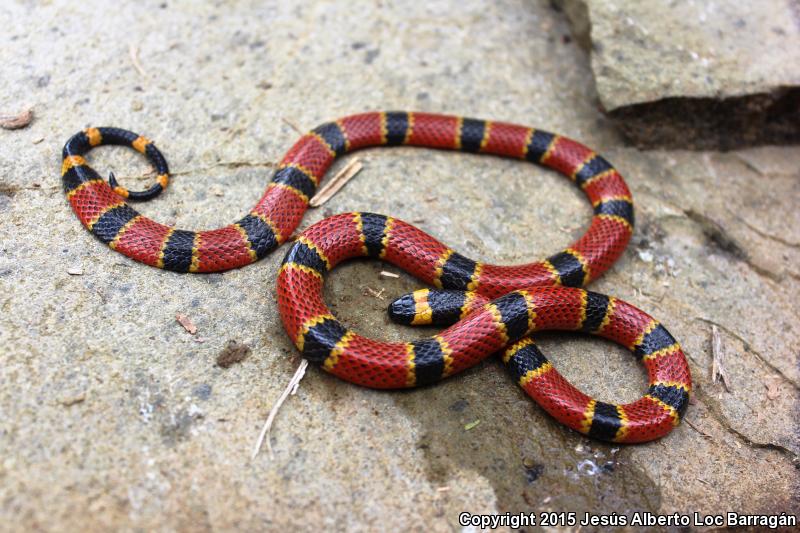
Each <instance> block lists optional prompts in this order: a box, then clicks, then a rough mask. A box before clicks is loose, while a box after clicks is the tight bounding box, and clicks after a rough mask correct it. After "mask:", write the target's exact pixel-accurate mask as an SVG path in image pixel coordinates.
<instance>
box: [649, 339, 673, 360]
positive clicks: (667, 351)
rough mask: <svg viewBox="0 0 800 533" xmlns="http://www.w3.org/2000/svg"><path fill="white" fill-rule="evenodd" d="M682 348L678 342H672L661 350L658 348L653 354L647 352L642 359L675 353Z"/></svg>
mask: <svg viewBox="0 0 800 533" xmlns="http://www.w3.org/2000/svg"><path fill="white" fill-rule="evenodd" d="M680 349H681V345H680V344H678V343H677V342H676V343H675V344H670V345H669V346H667V347H666V348H661V349H660V350H656V351H655V352H653V353H651V354H647V355H645V356H644V357H642V361H651V360H653V359H658V358H659V357H663V356H665V355H669V354H673V353H675V352H677V351H678V350H680Z"/></svg>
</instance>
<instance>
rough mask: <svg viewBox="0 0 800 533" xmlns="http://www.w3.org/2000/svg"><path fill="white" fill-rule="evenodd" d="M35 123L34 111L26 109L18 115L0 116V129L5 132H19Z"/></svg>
mask: <svg viewBox="0 0 800 533" xmlns="http://www.w3.org/2000/svg"><path fill="white" fill-rule="evenodd" d="M32 121H33V109H30V108H29V109H26V110H25V111H23V112H21V113H19V114H17V115H0V128H3V129H4V130H18V129H22V128H24V127H26V126H27V125H28V124H30V123H31V122H32Z"/></svg>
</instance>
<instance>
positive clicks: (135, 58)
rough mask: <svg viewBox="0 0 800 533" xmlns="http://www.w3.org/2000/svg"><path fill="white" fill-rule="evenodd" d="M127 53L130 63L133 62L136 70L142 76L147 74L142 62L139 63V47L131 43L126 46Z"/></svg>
mask: <svg viewBox="0 0 800 533" xmlns="http://www.w3.org/2000/svg"><path fill="white" fill-rule="evenodd" d="M128 54H129V55H130V56H131V63H133V68H135V69H136V72H138V73H139V75H140V76H142V77H145V76H147V72H145V70H144V68H143V67H142V64H141V63H139V49H138V48H137V47H135V46H134V45H132V44H131V45H129V46H128Z"/></svg>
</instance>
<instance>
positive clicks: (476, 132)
mask: <svg viewBox="0 0 800 533" xmlns="http://www.w3.org/2000/svg"><path fill="white" fill-rule="evenodd" d="M101 144H121V145H129V146H132V147H134V148H135V149H137V150H138V151H140V152H142V153H144V154H145V155H147V156H148V158H149V159H150V160H151V162H152V163H153V164H154V166H155V167H156V171H157V174H158V178H157V183H156V184H155V185H153V186H152V187H151V188H150V189H148V190H147V191H142V192H131V191H128V190H126V189H124V188H122V187H120V186H119V185H118V184H117V183H116V181H115V180H113V179H112V180H111V184H108V183H106V182H105V181H103V179H102V178H101V177H100V176H99V174H97V172H95V171H94V170H93V169H92V168H91V167H89V166H88V165H87V163H86V160H85V159H84V157H83V156H84V155H85V154H86V153H87V152H88V151H89V150H90V149H91V148H92V147H94V146H98V145H101ZM383 145H412V146H421V147H428V148H440V149H450V150H461V151H466V152H476V153H478V152H479V153H484V154H493V155H498V156H504V157H511V158H517V159H523V160H527V161H530V162H533V163H536V164H540V165H543V166H545V167H549V168H552V169H554V170H556V171H558V172H560V173H562V174H564V175H566V176H567V177H569V178H570V179H571V180H572V181H573V182H575V184H576V185H578V186H579V187H580V188H581V189H582V190H583V192H584V193H585V194H586V196H587V198H588V199H589V201H590V202H591V204H592V206H593V208H594V216H593V218H592V222H591V225H590V227H589V229H588V231H587V232H586V234H585V235H584V236H583V237H581V238H580V239H578V240H577V241H576V242H575V243H573V244H572V245H571V246H570V247H568V248H566V249H565V250H563V251H561V252H559V253H557V254H554V255H552V256H550V257H549V258H547V259H546V260H543V261H538V262H534V263H529V264H526V265H519V266H496V265H490V264H486V263H480V262H476V261H473V260H471V259H468V258H467V257H465V256H463V255H461V254H459V253H457V252H455V251H453V250H452V249H450V248H448V247H446V246H444V245H443V244H441V243H440V242H439V241H437V240H435V239H434V238H433V237H431V236H429V235H427V234H425V233H424V232H422V231H421V230H419V229H417V228H415V227H414V226H411V225H408V224H406V223H404V222H402V221H400V220H398V219H394V218H391V217H386V216H382V215H375V214H371V213H347V214H343V215H337V216H334V217H330V218H328V219H325V220H323V221H321V222H319V223H317V224H315V225H314V226H312V227H311V228H309V229H308V230H306V231H305V232H304V233H303V234H302V235H300V237H299V238H298V239H297V241H296V242H295V243H294V244H293V246H292V248H291V249H290V250H289V253H288V254H287V256H286V258H285V260H284V263H283V266H282V268H281V271H280V274H279V277H278V303H279V308H280V313H281V318H282V320H283V323H284V326H285V328H286V330H287V332H288V333H289V335H290V336H291V338H292V340H293V341H294V342H295V344H296V345H297V347H298V348H299V349H300V350H301V351H302V352H303V354H304V355H305V357H307V358H308V359H309V360H310V361H312V362H315V363H318V364H320V365H322V366H323V368H325V369H326V370H328V371H330V372H332V373H334V374H336V375H337V376H340V377H342V378H344V379H346V380H349V381H352V382H354V383H358V384H361V385H366V386H370V387H381V388H397V387H409V386H416V385H422V384H426V383H430V382H433V381H436V380H438V379H441V378H443V377H447V376H449V375H452V374H454V373H456V372H458V371H460V370H463V369H465V368H468V367H470V366H472V365H474V364H476V363H477V362H478V361H480V360H482V359H483V358H485V357H487V356H489V355H490V354H492V353H495V352H498V351H501V350H503V351H504V356H503V359H504V361H505V362H506V364H507V365H508V366H509V368H510V369H511V371H512V373H513V374H514V376H515V378H516V379H517V380H518V381H519V383H520V384H521V385H522V386H523V388H524V389H525V390H526V391H527V392H528V394H530V395H531V396H532V397H533V398H534V399H535V400H536V401H538V402H539V403H540V404H541V405H542V406H543V407H544V408H545V409H546V410H547V411H548V412H549V413H550V414H552V415H553V416H554V417H555V418H556V419H558V420H559V421H560V422H562V423H564V424H565V425H567V426H569V427H571V428H573V429H576V430H578V431H581V432H583V433H586V434H589V435H591V436H593V437H596V438H600V439H605V440H613V441H617V442H641V441H645V440H650V439H653V438H657V437H660V436H662V435H664V434H666V433H667V432H668V431H669V430H670V429H671V428H672V427H673V426H674V425H676V424H677V423H678V421H679V419H680V417H681V416H682V414H683V412H684V411H685V409H686V406H687V404H688V395H689V391H690V389H691V379H690V376H689V370H688V366H687V364H686V360H685V357H684V355H683V352H682V351H681V348H680V346H679V345H678V343H677V342H675V339H673V338H672V336H671V335H670V334H669V333H668V332H667V331H666V329H664V327H663V326H661V325H660V324H658V323H657V322H656V321H655V320H653V319H652V318H650V317H649V316H648V315H646V314H645V313H644V312H642V311H640V310H638V309H636V308H635V307H633V306H631V305H630V304H627V303H625V302H623V301H621V300H618V299H615V298H612V297H607V296H603V295H599V294H596V293H591V292H587V291H584V290H582V289H579V288H577V287H581V286H583V285H585V284H587V283H589V282H590V281H591V280H593V279H595V278H597V277H598V276H600V275H601V274H602V273H603V272H605V271H606V270H607V269H608V268H609V267H610V266H611V265H612V264H613V262H614V261H615V260H616V259H617V258H618V257H619V256H620V255H621V254H622V252H623V251H624V249H625V246H626V245H627V243H628V241H629V240H630V236H631V233H632V229H633V223H634V217H633V203H632V199H631V195H630V191H629V190H628V187H627V186H626V184H625V182H624V180H623V179H622V177H621V176H620V175H619V173H618V172H617V171H616V170H615V169H614V168H613V167H612V166H611V164H610V163H608V161H606V160H605V159H604V158H602V157H601V156H599V155H597V154H596V153H594V152H593V151H592V150H590V149H589V148H587V147H585V146H584V145H582V144H580V143H578V142H576V141H573V140H571V139H568V138H566V137H563V136H560V135H556V134H553V133H548V132H545V131H541V130H535V129H533V128H527V127H523V126H518V125H514V124H507V123H502V122H491V121H484V120H476V119H468V118H461V117H454V116H445V115H434V114H428V113H408V112H387V113H383V112H375V113H364V114H359V115H353V116H349V117H345V118H342V119H340V120H337V121H335V122H329V123H326V124H323V125H322V126H319V127H317V128H315V129H314V130H312V131H311V132H309V133H308V134H306V135H304V136H303V137H301V138H300V140H299V141H297V143H295V145H294V146H293V147H292V148H291V149H290V150H289V151H288V152H287V154H286V155H285V156H284V158H283V160H282V161H281V163H280V166H279V168H278V170H277V171H276V172H275V174H274V176H273V178H272V182H271V183H270V185H269V186H268V187H267V190H266V191H265V193H264V195H263V196H262V198H261V199H260V200H259V202H258V203H257V204H256V206H255V207H254V208H253V209H252V210H251V211H250V212H249V213H248V214H247V215H245V216H244V217H243V218H241V219H240V220H239V221H238V222H236V223H234V224H231V225H229V226H226V227H224V228H220V229H216V230H210V231H200V232H193V231H185V230H177V229H174V228H171V227H168V226H165V225H162V224H159V223H157V222H154V221H153V220H150V219H148V218H147V217H144V216H142V215H140V214H139V213H137V212H136V211H135V210H134V209H133V208H131V207H130V206H129V205H128V204H127V203H126V201H125V198H129V199H133V200H136V199H148V198H151V197H153V196H155V195H157V194H158V193H160V192H161V190H162V189H163V188H164V187H165V186H166V184H167V181H168V169H167V164H166V161H165V160H164V158H163V156H162V155H161V153H160V152H159V151H158V150H157V149H156V148H155V146H154V145H153V144H152V143H151V142H150V141H148V140H147V139H145V138H143V137H140V136H138V135H136V134H134V133H131V132H128V131H126V130H120V129H117V128H89V129H87V130H85V131H83V132H80V133H78V134H76V135H74V136H73V137H72V138H70V140H69V141H68V142H67V144H66V146H65V147H64V161H63V166H62V177H63V183H64V190H65V192H66V194H67V198H68V199H69V202H70V204H71V206H72V208H73V210H74V211H75V213H76V214H77V215H78V217H79V218H80V220H81V221H82V222H83V224H84V225H85V226H86V227H87V228H88V229H89V230H90V231H91V232H92V233H93V234H94V235H95V236H97V237H98V238H99V239H100V240H101V241H103V242H105V243H106V244H108V245H109V246H111V247H112V248H113V249H115V250H116V251H118V252H120V253H123V254H124V255H126V256H128V257H130V258H132V259H135V260H137V261H141V262H143V263H146V264H148V265H152V266H156V267H159V268H165V269H169V270H174V271H178V272H214V271H222V270H228V269H231V268H237V267H240V266H243V265H247V264H249V263H252V262H254V261H257V260H258V259H260V258H262V257H264V256H265V255H267V254H268V253H269V252H271V251H272V250H273V249H275V248H276V247H277V246H278V245H280V244H281V243H282V242H284V241H286V240H287V239H288V238H289V236H290V235H291V234H292V232H293V231H294V230H295V229H296V227H297V225H298V224H299V222H300V220H301V218H302V216H303V214H304V213H305V210H306V209H307V206H308V202H309V198H310V197H312V196H313V194H314V192H315V191H316V188H317V186H318V185H319V183H320V182H321V181H322V179H323V177H324V175H325V173H326V171H327V170H328V168H329V167H330V165H331V164H332V163H333V161H334V160H335V159H336V157H338V156H340V155H342V154H345V153H347V152H351V151H353V150H356V149H359V148H366V147H373V146H383ZM363 256H367V257H374V258H379V259H381V260H384V261H388V262H391V263H393V264H395V265H397V266H399V267H400V268H402V269H403V270H405V271H407V272H409V273H411V274H413V275H414V276H416V277H417V278H419V279H420V280H422V281H424V282H426V283H428V284H431V285H433V286H435V287H437V289H434V290H423V291H417V292H416V293H414V294H412V295H408V296H406V297H403V298H400V299H399V300H398V301H396V302H395V303H394V304H393V305H392V308H391V315H392V317H393V318H394V319H396V320H398V321H401V322H405V323H410V324H424V323H439V324H443V325H445V324H452V325H451V326H450V327H449V328H447V329H446V330H444V331H443V332H442V333H441V334H439V335H436V336H434V337H433V338H431V339H427V340H424V341H417V342H412V343H383V342H378V341H374V340H371V339H367V338H365V337H361V336H359V335H357V334H355V333H354V332H352V331H349V330H347V329H346V328H345V327H344V326H343V325H342V324H341V323H340V322H338V321H337V320H336V319H335V318H334V317H333V316H332V315H331V313H330V311H329V310H328V308H327V307H326V306H325V303H324V302H323V301H322V296H321V288H322V283H323V278H324V275H325V273H327V272H328V271H329V270H330V269H332V268H333V267H334V266H335V265H336V264H338V263H339V262H341V261H343V260H345V259H348V258H351V257H363ZM454 322H455V323H454ZM544 329H566V330H581V331H585V332H589V333H593V334H597V335H601V336H604V337H606V338H609V339H612V340H614V341H616V342H619V343H621V344H623V345H625V346H627V347H628V348H630V349H631V350H632V351H633V352H634V354H636V356H637V357H638V358H640V359H641V360H642V361H643V362H644V364H645V366H646V368H647V370H648V375H649V379H650V388H649V390H648V394H646V395H645V396H644V397H643V398H641V399H640V400H638V401H637V402H634V403H631V404H626V405H613V404H608V403H604V402H599V401H596V400H594V399H592V398H590V397H588V396H586V395H585V394H583V393H581V392H580V391H578V390H577V389H575V388H574V387H573V386H572V385H570V384H569V383H568V382H567V381H566V380H565V379H564V378H563V377H561V376H560V375H559V374H558V373H557V372H556V371H555V370H554V369H553V368H552V365H551V364H550V363H549V362H548V361H547V360H546V358H545V357H544V356H543V355H542V354H541V352H539V350H538V349H537V348H536V346H535V345H534V344H533V342H532V341H531V340H530V337H528V335H529V334H530V333H531V332H533V331H540V330H544Z"/></svg>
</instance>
